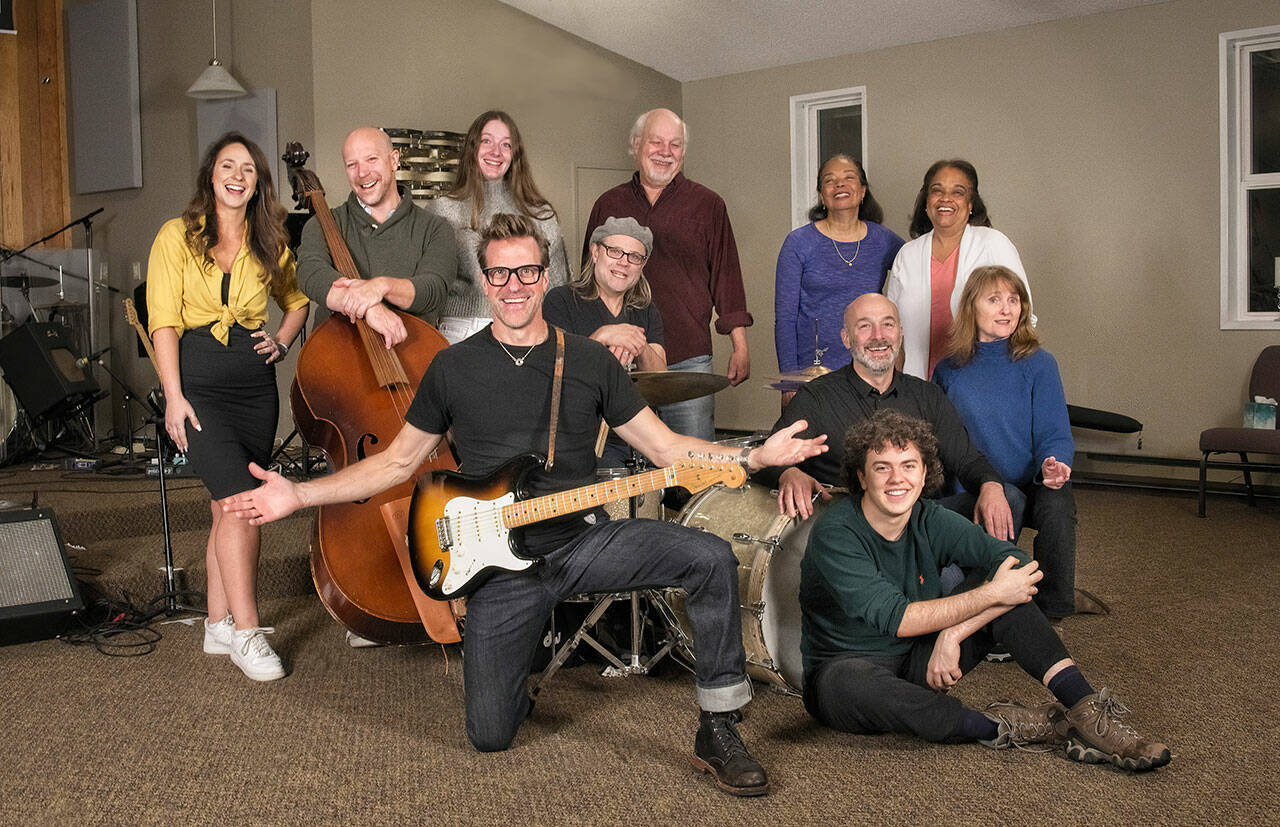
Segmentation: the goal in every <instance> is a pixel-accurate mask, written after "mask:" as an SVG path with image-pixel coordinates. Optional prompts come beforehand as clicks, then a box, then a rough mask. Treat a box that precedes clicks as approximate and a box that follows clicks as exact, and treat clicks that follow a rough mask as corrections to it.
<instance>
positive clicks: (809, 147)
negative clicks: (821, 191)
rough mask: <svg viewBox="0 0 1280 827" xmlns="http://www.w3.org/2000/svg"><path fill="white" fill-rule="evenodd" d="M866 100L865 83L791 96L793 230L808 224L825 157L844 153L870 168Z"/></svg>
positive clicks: (816, 200) (816, 198)
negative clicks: (820, 169)
mask: <svg viewBox="0 0 1280 827" xmlns="http://www.w3.org/2000/svg"><path fill="white" fill-rule="evenodd" d="M866 101H867V88H866V87H865V86H856V87H853V88H851V89H836V90H834V91H831V92H814V93H812V94H808V95H793V96H792V97H791V227H792V229H795V228H796V227H799V226H801V225H803V224H806V223H808V221H809V208H810V207H812V206H813V205H814V204H816V203H817V202H818V195H817V180H818V167H819V166H820V165H821V164H822V162H823V160H825V159H826V158H829V157H831V156H832V155H834V154H836V153H837V152H842V153H845V154H846V155H850V156H852V157H854V158H857V159H858V160H859V162H861V163H862V165H863V168H864V169H865V168H866V163H867V155H866V147H867V117H866ZM868 174H870V173H868Z"/></svg>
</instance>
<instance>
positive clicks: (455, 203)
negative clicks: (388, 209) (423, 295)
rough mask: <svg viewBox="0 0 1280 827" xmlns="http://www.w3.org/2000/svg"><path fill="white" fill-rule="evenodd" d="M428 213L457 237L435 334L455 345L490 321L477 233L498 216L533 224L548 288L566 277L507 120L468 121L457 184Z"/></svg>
mask: <svg viewBox="0 0 1280 827" xmlns="http://www.w3.org/2000/svg"><path fill="white" fill-rule="evenodd" d="M429 209H430V210H432V211H433V212H435V214H436V215H438V216H440V217H441V218H443V219H445V220H446V221H448V222H449V224H450V225H452V226H453V229H454V232H456V233H457V235H458V272H457V275H456V276H455V278H454V280H453V283H452V284H451V285H450V286H449V298H448V299H447V300H446V302H445V306H444V313H443V314H442V315H441V318H440V332H441V333H443V334H444V337H445V338H446V339H448V340H449V343H450V344H456V343H458V342H460V341H462V340H463V339H465V338H466V337H468V336H470V335H471V334H472V333H475V332H476V331H478V330H481V329H482V328H484V326H485V325H487V324H488V323H489V303H488V301H487V300H486V299H485V297H484V291H483V290H482V289H481V283H482V282H481V279H483V278H484V276H483V275H482V274H481V272H480V262H479V261H478V260H477V258H476V246H477V242H478V241H479V238H480V235H479V231H480V229H481V228H483V227H484V226H485V225H486V224H488V223H489V219H491V218H492V217H493V216H495V215H497V214H499V213H519V214H523V215H526V216H528V217H529V218H531V219H533V220H534V221H535V222H537V225H538V231H539V232H541V233H542V235H543V237H544V238H546V240H547V244H548V245H549V246H550V248H551V263H550V265H549V266H548V269H547V276H548V278H549V279H550V282H551V283H550V286H551V287H555V286H557V285H560V284H564V283H565V282H566V281H568V278H569V257H568V253H567V252H566V251H565V246H564V234H563V233H561V232H560V223H559V222H558V221H556V211H555V208H553V207H552V206H551V203H550V202H549V201H547V199H546V198H543V197H542V193H540V192H538V188H537V187H536V186H535V185H534V183H533V173H532V172H531V171H530V169H529V160H528V158H527V157H526V156H525V152H524V143H523V142H522V141H521V140H520V130H519V129H517V128H516V123H515V121H513V120H512V119H511V116H510V115H508V114H507V113H506V112H503V111H501V110H496V109H494V110H490V111H488V112H485V113H483V114H481V115H480V116H479V117H477V118H476V119H475V120H474V121H472V122H471V128H470V129H468V130H467V137H466V139H465V140H464V141H463V143H462V158H461V160H460V163H459V169H458V180H457V182H456V183H455V184H454V186H453V189H452V190H450V191H449V192H448V193H447V194H446V195H445V196H444V197H443V198H437V199H436V200H435V201H432V202H431V205H430V207H429Z"/></svg>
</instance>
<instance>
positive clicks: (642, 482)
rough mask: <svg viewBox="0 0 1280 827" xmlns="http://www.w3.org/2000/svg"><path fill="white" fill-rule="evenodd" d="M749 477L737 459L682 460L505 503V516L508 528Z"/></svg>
mask: <svg viewBox="0 0 1280 827" xmlns="http://www.w3.org/2000/svg"><path fill="white" fill-rule="evenodd" d="M745 479H746V473H745V472H744V471H743V470H742V466H741V465H739V464H737V463H736V462H727V463H726V462H688V461H684V460H682V461H680V462H677V463H676V464H675V465H672V466H670V467H668V468H655V469H654V470H652V471H647V472H645V473H643V474H636V475H634V476H630V477H622V478H620V479H611V480H605V481H604V482H598V483H595V484H594V485H584V486H582V487H581V488H573V489H570V490H568V491H561V492H559V493H556V494H547V495H546V496H543V497H534V498H533V499H529V500H520V501H519V502H515V503H512V504H510V505H505V506H503V507H502V518H503V523H505V524H506V526H507V527H508V528H517V527H519V526H526V525H530V524H532V523H537V522H541V521H542V520H549V519H551V518H552V517H559V516H562V515H564V514H573V513H575V512H578V511H586V510H587V509H589V508H595V507H597V506H601V505H604V504H605V503H611V502H616V501H618V500H625V499H627V498H628V497H635V496H639V495H640V494H648V493H649V492H651V491H657V490H659V489H662V488H671V487H673V486H678V487H680V488H687V489H688V490H689V491H701V490H702V489H703V488H707V487H708V486H711V485H714V484H715V483H724V484H725V485H728V486H730V487H734V488H736V487H738V486H740V485H742V483H743V482H744V481H745Z"/></svg>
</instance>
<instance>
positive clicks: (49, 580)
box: [0, 508, 84, 645]
mask: <svg viewBox="0 0 1280 827" xmlns="http://www.w3.org/2000/svg"><path fill="white" fill-rule="evenodd" d="M83 609H84V601H83V600H82V599H81V597H80V587H79V586H78V585H77V584H76V581H75V578H74V577H72V576H71V566H70V564H69V563H68V562H67V555H66V550H65V549H64V548H63V546H62V533H61V532H60V531H59V530H58V524H57V522H56V521H55V520H54V517H53V510H52V509H49V508H35V509H27V510H23V511H0V645H3V644H9V643H23V642H25V641H29V640H43V639H45V638H50V637H55V636H57V635H59V634H61V633H62V631H63V630H64V629H65V628H66V625H67V621H68V620H70V618H71V616H72V615H74V614H76V613H77V612H80V611H81V610H83Z"/></svg>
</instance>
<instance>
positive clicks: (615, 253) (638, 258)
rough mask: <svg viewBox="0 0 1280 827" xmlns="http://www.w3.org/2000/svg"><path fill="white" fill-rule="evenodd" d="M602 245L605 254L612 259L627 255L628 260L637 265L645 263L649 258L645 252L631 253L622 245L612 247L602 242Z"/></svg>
mask: <svg viewBox="0 0 1280 827" xmlns="http://www.w3.org/2000/svg"><path fill="white" fill-rule="evenodd" d="M600 246H601V247H603V248H604V254H605V255H606V256H608V257H609V258H611V259H615V260H617V259H620V258H622V257H623V256H626V257H627V261H628V262H630V263H632V264H637V265H639V264H644V263H645V262H646V261H648V260H649V257H648V256H646V255H645V254H644V253H629V252H627V251H626V250H624V249H622V248H621V247H610V246H609V245H608V244H601V245H600Z"/></svg>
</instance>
